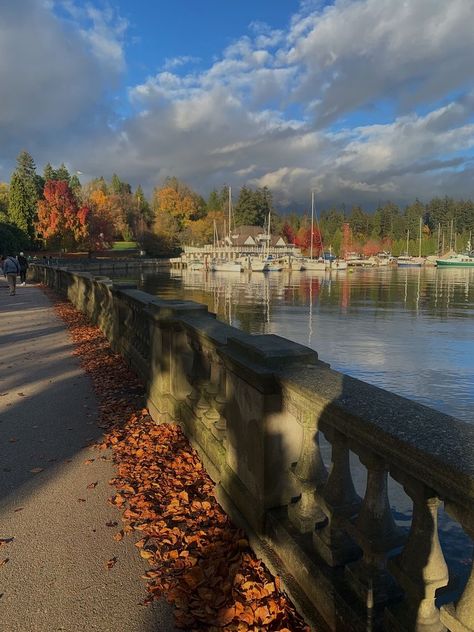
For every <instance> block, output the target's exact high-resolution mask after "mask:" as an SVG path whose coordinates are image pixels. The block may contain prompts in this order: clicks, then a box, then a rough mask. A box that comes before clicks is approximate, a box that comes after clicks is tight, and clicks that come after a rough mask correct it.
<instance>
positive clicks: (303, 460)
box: [288, 413, 327, 533]
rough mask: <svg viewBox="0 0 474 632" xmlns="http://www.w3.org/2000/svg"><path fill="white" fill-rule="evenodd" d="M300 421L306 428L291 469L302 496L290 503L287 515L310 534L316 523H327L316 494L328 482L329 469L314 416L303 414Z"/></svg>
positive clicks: (304, 531)
mask: <svg viewBox="0 0 474 632" xmlns="http://www.w3.org/2000/svg"><path fill="white" fill-rule="evenodd" d="M300 423H301V425H302V427H303V437H302V441H301V452H300V456H299V458H298V461H297V462H296V463H295V464H293V465H292V467H291V472H292V474H293V476H294V477H295V479H296V485H297V488H299V489H300V490H301V495H300V497H299V498H298V499H297V500H296V499H295V501H294V502H292V503H290V504H289V505H288V517H289V519H290V520H291V522H292V523H293V524H294V525H295V527H296V528H297V529H298V531H300V532H301V533H308V532H311V531H313V529H314V527H315V524H316V523H321V522H326V516H325V514H324V513H323V511H322V509H321V506H320V503H319V501H318V499H317V497H318V496H320V494H321V492H322V490H323V488H324V485H325V484H326V480H327V471H326V467H325V465H324V463H323V460H322V458H321V450H320V447H319V436H318V435H319V433H318V427H317V420H315V415H314V414H310V413H306V414H304V415H303V416H302V419H301V422H300Z"/></svg>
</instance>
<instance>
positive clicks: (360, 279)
mask: <svg viewBox="0 0 474 632" xmlns="http://www.w3.org/2000/svg"><path fill="white" fill-rule="evenodd" d="M473 283H474V270H472V269H469V268H458V269H439V270H437V269H436V268H426V269H424V268H413V269H410V268H403V269H397V268H387V269H380V268H378V269H377V268H369V269H360V270H356V271H354V272H353V273H351V272H349V271H347V272H346V271H344V272H342V271H341V272H339V273H336V274H332V275H329V274H327V273H325V272H316V271H315V272H312V273H307V272H281V273H275V274H271V273H270V274H261V273H248V272H247V273H242V274H240V275H239V274H235V273H227V274H226V273H224V272H214V273H212V272H203V271H196V272H191V271H186V270H172V271H170V272H169V273H168V272H166V273H161V274H157V275H146V276H143V277H142V278H141V279H140V284H141V286H142V287H143V288H144V289H145V290H146V291H147V292H150V293H151V294H159V295H160V296H162V297H164V298H188V299H191V300H195V301H199V302H201V303H205V304H206V305H207V306H208V307H209V309H210V310H211V311H213V312H215V313H216V314H217V316H218V318H220V319H222V320H224V321H226V322H228V323H230V324H232V325H234V326H236V327H239V328H241V329H243V330H245V331H247V332H249V333H258V334H263V333H276V334H279V335H281V336H285V337H286V338H289V339H291V340H294V341H295V342H299V343H301V344H306V345H308V346H310V347H312V348H314V349H316V350H317V351H318V353H319V355H320V357H321V359H323V360H325V361H327V362H329V363H330V364H331V366H332V367H333V368H335V369H338V370H340V371H343V372H345V373H347V374H349V375H352V376H354V377H358V378H360V379H363V380H365V381H367V382H370V383H372V384H376V385H377V386H381V387H383V388H387V389H389V390H391V391H394V392H396V393H399V394H401V395H404V396H406V397H409V398H411V399H415V400H417V401H420V402H422V403H425V404H427V405H430V406H432V407H434V408H436V409H438V410H441V411H443V412H447V413H449V414H451V415H454V416H455V417H458V418H461V419H464V420H466V421H469V422H471V421H472V407H473V404H474V389H473V387H472V384H473V383H474V318H473V315H474V296H473V292H472V287H473Z"/></svg>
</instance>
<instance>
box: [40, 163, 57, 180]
mask: <svg viewBox="0 0 474 632" xmlns="http://www.w3.org/2000/svg"><path fill="white" fill-rule="evenodd" d="M43 178H44V181H45V182H48V180H55V179H56V171H55V170H54V169H53V167H52V166H51V163H50V162H48V163H47V164H46V166H45V168H44V170H43Z"/></svg>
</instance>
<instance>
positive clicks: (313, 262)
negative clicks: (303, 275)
mask: <svg viewBox="0 0 474 632" xmlns="http://www.w3.org/2000/svg"><path fill="white" fill-rule="evenodd" d="M303 268H304V269H305V270H310V271H311V270H320V271H323V270H326V268H327V264H326V262H325V261H318V260H317V259H305V261H304V262H303Z"/></svg>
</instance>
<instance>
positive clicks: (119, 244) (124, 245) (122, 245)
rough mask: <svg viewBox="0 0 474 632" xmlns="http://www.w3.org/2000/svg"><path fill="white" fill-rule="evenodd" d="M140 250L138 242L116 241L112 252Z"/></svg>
mask: <svg viewBox="0 0 474 632" xmlns="http://www.w3.org/2000/svg"><path fill="white" fill-rule="evenodd" d="M134 248H138V244H137V242H136V241H114V243H113V244H112V250H132V249H134Z"/></svg>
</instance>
